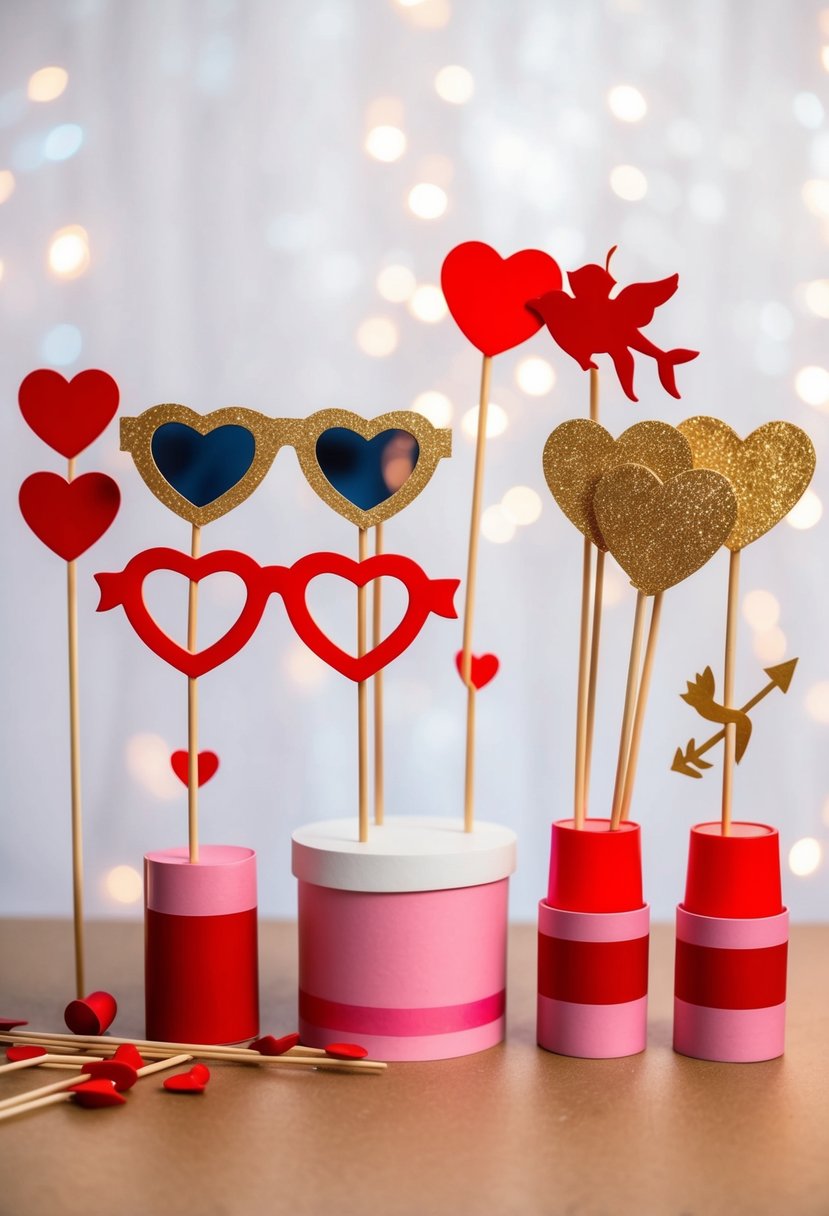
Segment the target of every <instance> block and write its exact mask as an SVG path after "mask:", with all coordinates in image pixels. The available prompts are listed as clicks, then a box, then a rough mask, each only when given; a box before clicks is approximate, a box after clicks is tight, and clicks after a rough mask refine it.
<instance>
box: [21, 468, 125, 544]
mask: <svg viewBox="0 0 829 1216" xmlns="http://www.w3.org/2000/svg"><path fill="white" fill-rule="evenodd" d="M19 502H20V511H21V514H22V515H23V518H24V519H25V521H26V523H27V524H28V525H29V527H30V528H31V529H32V531H33V532H34V534H35V536H36V537H37V538H38V540H41V541H43V543H44V545H46V547H47V548H49V549H51V550H52V552H53V553H57V555H58V557H62V558H63V559H64V561H67V562H72V561H74V560H75V558H77V557H80V556H81V554H82V553H85V552H86V551H87V549H89V548H90V547H91V546H92V545H94V544H95V542H96V541H97V540H100V539H101V537H102V536H103V534H104V533H105V532H106V530H107V528H109V526H110V524H111V523H112V521H113V520H114V519H115V516H116V515H117V514H118V508H119V506H120V504H121V494H120V491H119V489H118V486H117V485H116V484H115V482H114V481H113V480H112V478H111V477H108V476H107V475H106V473H84V474H82V476H80V477H76V478H75V479H74V481H67V480H66V479H65V478H64V477H60V476H59V475H58V474H57V473H32V475H31V476H30V477H27V478H26V480H25V481H24V482H23V485H22V486H21V487H20V495H19Z"/></svg>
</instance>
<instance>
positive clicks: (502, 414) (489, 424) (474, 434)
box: [461, 401, 508, 439]
mask: <svg viewBox="0 0 829 1216" xmlns="http://www.w3.org/2000/svg"><path fill="white" fill-rule="evenodd" d="M507 423H508V419H507V413H506V410H502V409H501V407H500V405H496V404H495V402H494V401H490V403H489V409H488V410H487V415H486V437H487V439H495V438H497V436H498V435H503V433H504V431H505V430H506V429H507ZM461 429H462V430H463V433H464V435H466V436H467V438H469V439H477V438H478V406H477V405H474V406H473V407H472V409H471V410H467V411H466V413H465V414H464V416H463V418H462V419H461Z"/></svg>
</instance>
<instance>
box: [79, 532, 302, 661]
mask: <svg viewBox="0 0 829 1216" xmlns="http://www.w3.org/2000/svg"><path fill="white" fill-rule="evenodd" d="M280 569H281V568H280ZM156 570H172V571H173V572H174V573H175V574H181V575H183V576H184V577H185V578H187V579H190V580H191V581H193V582H196V583H198V582H201V580H202V579H203V578H207V577H208V576H209V575H211V574H218V573H219V572H223V571H226V572H229V573H230V574H236V575H238V577H239V578H240V579H241V580H242V582H243V583H244V584H245V588H246V590H247V598H246V600H245V604H244V607H243V608H242V611H241V613H240V614H239V617H238V619H237V621H236V623H235V624H234V625H231V627H230V629H229V630H228V631H227V633H226V634H224V635H223V636H222V637H221V638H219V640H218V641H217V642H214V643H213V644H212V646H207V647H206V648H205V649H204V650H197V651H194V652H193V653H191V652H190V651H189V650H186V649H185V648H184V647H183V646H179V644H178V642H174V641H173V639H172V638H171V637H169V636H168V635H167V634H166V633H165V632H164V630H163V629H161V628H160V627H159V626H158V625H157V624H156V622H155V621H154V620H153V618H152V616H150V613H149V611H148V609H147V605H146V604H145V602H144V580H145V579H146V577H147V575H149V574H152V573H154V571H156ZM95 581H96V582H97V584H98V586H99V587H100V589H101V600H100V603H99V604H98V612H108V611H109V610H110V609H111V608H116V607H117V606H118V605H119V604H121V605H123V608H124V611H125V612H126V614H127V618H128V620H129V622H130V624H131V625H132V627H133V629H134V630H135V632H136V633H137V634H138V636H139V637H140V638H141V641H142V642H143V643H144V645H145V646H149V648H150V650H152V651H154V652H155V654H157V655H158V656H159V658H162V659H164V661H165V663H169V664H170V666H171V667H175V668H176V670H177V671H180V672H181V673H182V674H183V675H185V676H190V677H191V679H196V678H197V677H198V676H203V675H204V674H205V672H208V671H212V670H213V668H214V667H218V666H219V664H220V663H224V662H226V661H227V660H228V659H230V658H232V657H233V656H234V655H235V654H237V653H238V652H239V651H240V650H241V649H242V647H243V646H245V645H246V644H247V643H248V642H249V641H250V639H251V638H252V637H253V634H254V632H255V631H256V627H257V625H258V624H259V622H260V620H261V619H262V613H263V612H264V611H265V605H266V603H267V601H268V596H269V595H270V592H271V589H272V588H271V586H270V575H269V572H268V569H263V568H262V567H260V566H259V565H258V563H257V562H255V561H254V560H253V558H252V557H248V556H247V554H245V553H237V552H236V551H235V550H233V549H217V550H216V552H215V553H206V554H205V555H204V557H190V556H189V554H186V553H179V552H178V551H177V550H176V549H145V550H144V552H143V553H138V554H136V556H135V557H133V558H132V559H131V560H130V561H129V562H127V564H126V566H125V567H124V569H123V570H121V571H119V572H118V573H117V574H96V575H95Z"/></svg>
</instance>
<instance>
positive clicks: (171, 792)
mask: <svg viewBox="0 0 829 1216" xmlns="http://www.w3.org/2000/svg"><path fill="white" fill-rule="evenodd" d="M170 754H171V749H170V745H169V743H167V741H166V739H162V737H161V735H153V734H137V735H131V736H130V738H129V739H128V740H127V746H126V748H125V752H124V758H125V760H126V763H127V772H128V773H129V775H130V777H132V779H133V781H135V782H137V784H138V785H140V786H141V787H142V788H143V789H144V790H146V791H147V793H149V794H152V795H153V797H154V798H159V799H161V800H162V801H164V802H170V801H172V800H173V799H174V798H178V797H180V796H181V794H182V793H183V790H184V787H183V786H182V784H181V782H180V781H179V779H178V777H177V776H176V775H175V773H174V772H173V770H172V768H171V767H170Z"/></svg>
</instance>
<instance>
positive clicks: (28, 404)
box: [17, 368, 118, 460]
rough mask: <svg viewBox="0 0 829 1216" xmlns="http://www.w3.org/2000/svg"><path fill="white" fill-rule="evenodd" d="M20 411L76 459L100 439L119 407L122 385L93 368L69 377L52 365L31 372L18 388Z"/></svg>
mask: <svg viewBox="0 0 829 1216" xmlns="http://www.w3.org/2000/svg"><path fill="white" fill-rule="evenodd" d="M17 399H18V401H19V402H20V412H21V413H22V415H23V417H24V418H25V419H26V421H27V422H28V424H29V426H30V427H31V428H32V430H33V431H34V433H35V434H36V435H37V436H39V438H41V439H42V440H43V441H44V443H48V444H49V447H51V448H54V449H55V451H56V452H60V454H61V456H66V457H67V458H68V459H70V460H71V459H72V457H73V456H77V455H78V453H79V452H82V451H83V450H84V448H86V447H89V445H90V443H92V441H93V439H97V438H98V436H99V435H100V434H101V432H102V431H103V430H104V429H105V428H106V426H107V425H108V423H109V422H110V420H111V419H112V418H113V417H114V415H115V411H116V410H117V409H118V385H117V384H116V383H115V381H114V380H113V379H112V376H108V375H107V373H106V372H100V371H97V370H95V369H92V368H90V369H89V370H88V371H85V372H79V373H78V375H77V376H74V377H73V378H72V379H71V380H67V379H66V378H65V377H64V376H62V375H61V374H60V372H55V371H52V370H50V369H49V368H41V370H40V371H36V372H30V373H29V375H28V376H27V377H26V379H25V380H24V381H23V383H22V384H21V385H20V389H19V390H18V395H17Z"/></svg>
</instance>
